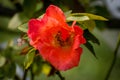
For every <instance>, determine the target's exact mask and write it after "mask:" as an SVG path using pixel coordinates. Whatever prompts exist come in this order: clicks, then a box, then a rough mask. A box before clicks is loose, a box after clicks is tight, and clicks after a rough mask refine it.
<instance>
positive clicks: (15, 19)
mask: <svg viewBox="0 0 120 80" xmlns="http://www.w3.org/2000/svg"><path fill="white" fill-rule="evenodd" d="M21 23H22V22H21V20H20V18H19V14H15V15H14V16H13V17H12V19H11V20H10V22H9V24H8V28H9V29H10V30H15V29H17V26H18V25H20V24H21Z"/></svg>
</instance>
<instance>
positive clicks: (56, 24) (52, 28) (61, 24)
mask: <svg viewBox="0 0 120 80" xmlns="http://www.w3.org/2000/svg"><path fill="white" fill-rule="evenodd" d="M28 25H29V28H28V33H27V34H28V36H29V38H30V44H31V45H32V46H33V47H35V48H36V49H38V50H39V52H40V55H41V56H42V57H43V59H44V60H46V61H48V62H50V63H51V65H53V66H54V67H55V68H56V69H57V70H68V69H70V68H73V67H75V66H77V65H78V64H79V60H80V56H81V53H82V48H81V47H80V44H83V43H85V42H86V40H85V38H84V37H83V30H82V29H81V28H80V27H79V26H77V25H75V22H73V25H72V26H69V25H68V24H67V23H66V18H65V16H64V13H63V12H62V10H61V9H60V8H58V7H57V6H54V5H50V6H49V7H48V8H47V10H46V13H45V14H44V16H43V18H42V19H31V20H30V21H29V24H28Z"/></svg>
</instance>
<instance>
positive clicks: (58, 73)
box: [56, 71, 65, 80]
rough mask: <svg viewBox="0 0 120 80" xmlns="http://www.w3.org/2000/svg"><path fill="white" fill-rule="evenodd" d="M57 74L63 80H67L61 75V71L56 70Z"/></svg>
mask: <svg viewBox="0 0 120 80" xmlns="http://www.w3.org/2000/svg"><path fill="white" fill-rule="evenodd" d="M56 74H57V75H58V76H59V78H60V79H61V80H65V78H64V77H63V76H62V75H61V73H60V72H59V71H56Z"/></svg>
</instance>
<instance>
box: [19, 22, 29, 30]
mask: <svg viewBox="0 0 120 80" xmlns="http://www.w3.org/2000/svg"><path fill="white" fill-rule="evenodd" d="M18 29H19V30H20V31H22V32H27V30H28V23H23V24H21V25H20V26H18Z"/></svg>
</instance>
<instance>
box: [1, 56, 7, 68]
mask: <svg viewBox="0 0 120 80" xmlns="http://www.w3.org/2000/svg"><path fill="white" fill-rule="evenodd" d="M5 62H6V59H5V57H3V56H1V55H0V67H2V66H3V65H4V64H5Z"/></svg>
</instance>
